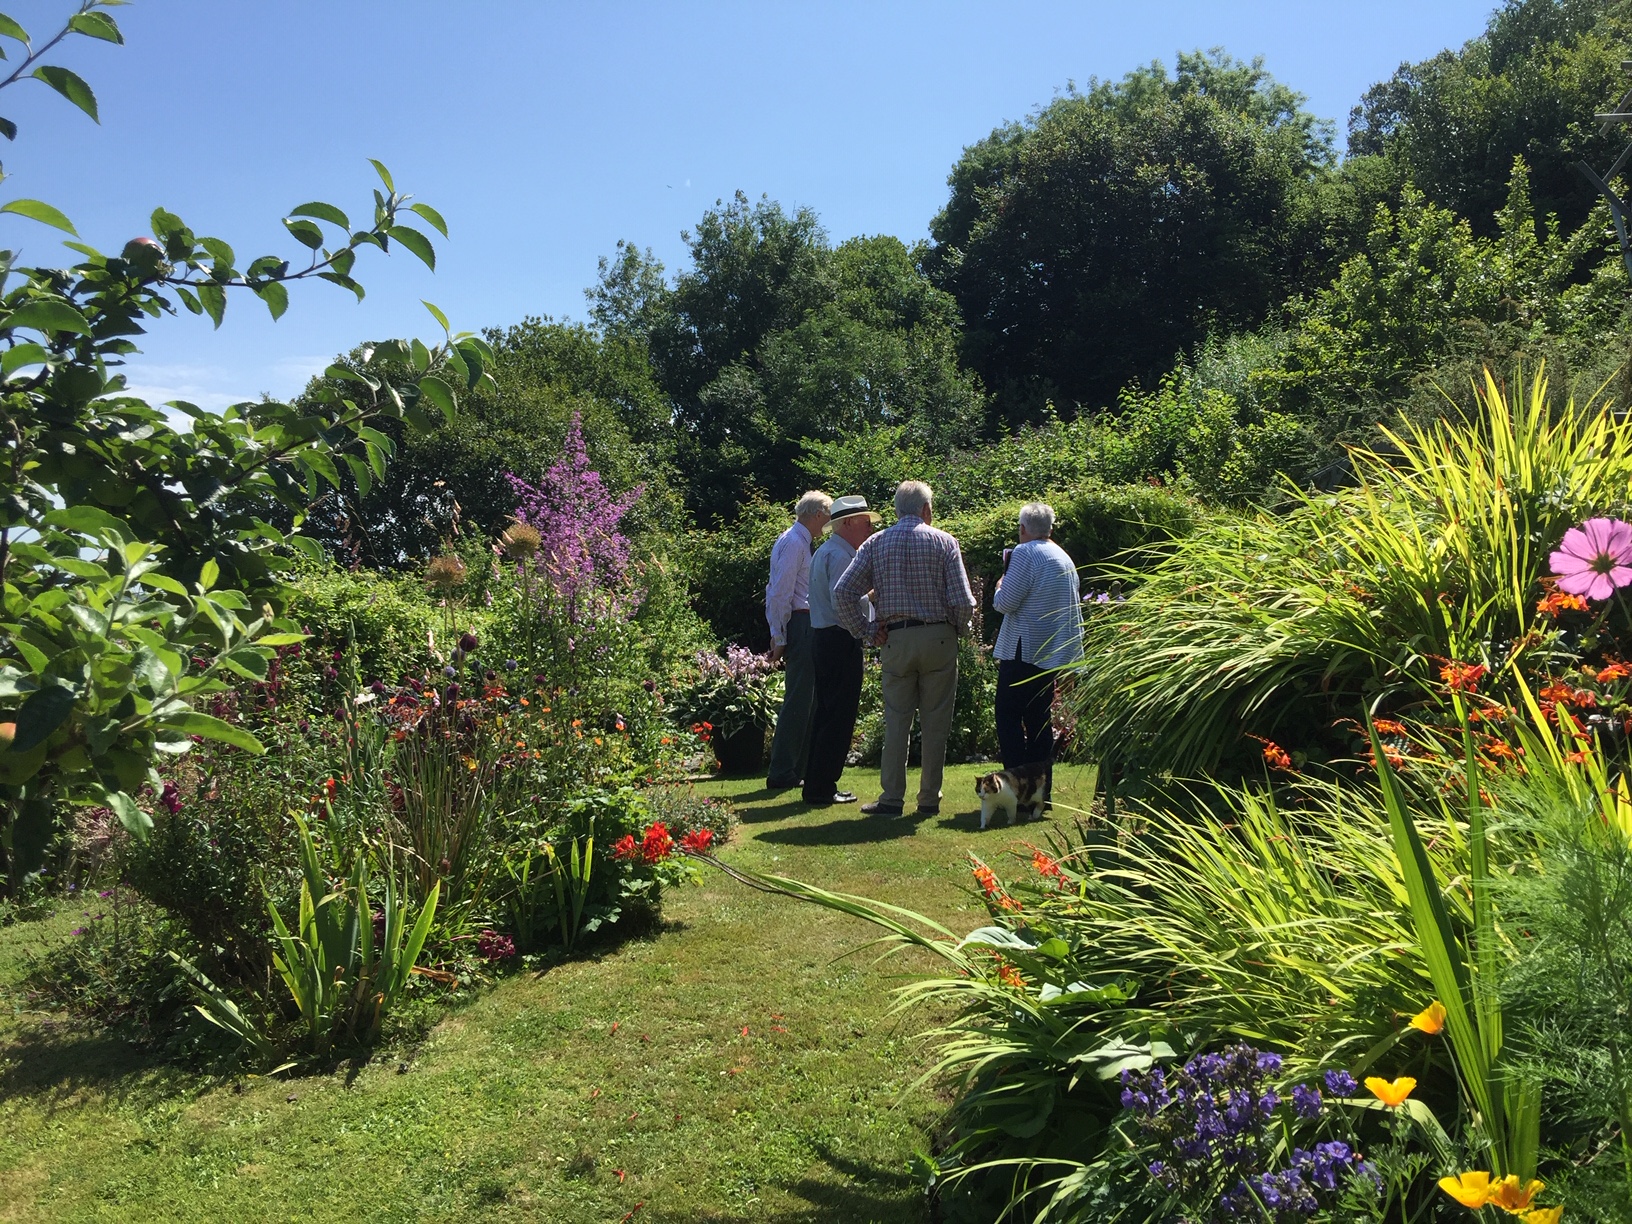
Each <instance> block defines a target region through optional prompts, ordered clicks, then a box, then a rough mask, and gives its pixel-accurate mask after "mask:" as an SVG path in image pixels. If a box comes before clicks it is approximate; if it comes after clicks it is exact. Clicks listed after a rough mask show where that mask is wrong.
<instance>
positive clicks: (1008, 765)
mask: <svg viewBox="0 0 1632 1224" xmlns="http://www.w3.org/2000/svg"><path fill="white" fill-rule="evenodd" d="M1053 709H1054V675H1053V673H1052V672H1045V671H1044V670H1043V669H1042V668H1040V667H1036V666H1034V665H1032V664H1030V663H1027V662H1026V661H1025V660H1024V659H999V660H998V661H997V702H996V711H995V712H996V714H997V743H998V747H999V749H1000V750H1001V751H1002V753H1003V768H1004V769H1017V768H1019V767H1020V766H1022V765H1032V764H1035V763H1036V762H1038V761H1047V762H1048V763H1049V769H1048V783H1047V786H1046V788H1045V789H1044V791H1043V793H1044V794H1045V795H1047V794H1049V793H1050V792H1051V791H1052V790H1053V788H1054V723H1053V718H1052V712H1053Z"/></svg>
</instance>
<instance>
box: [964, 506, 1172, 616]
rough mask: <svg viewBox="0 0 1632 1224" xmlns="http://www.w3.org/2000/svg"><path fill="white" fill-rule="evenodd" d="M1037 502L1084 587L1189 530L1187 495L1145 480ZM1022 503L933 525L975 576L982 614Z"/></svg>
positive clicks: (987, 607)
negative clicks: (1046, 508) (1049, 512)
mask: <svg viewBox="0 0 1632 1224" xmlns="http://www.w3.org/2000/svg"><path fill="white" fill-rule="evenodd" d="M1041 500H1043V501H1046V502H1048V504H1049V505H1051V506H1053V507H1054V514H1055V516H1056V521H1055V525H1054V540H1055V542H1056V543H1057V544H1059V546H1060V547H1061V548H1063V549H1065V551H1066V552H1067V553H1069V554H1070V555H1071V559H1072V560H1073V561H1075V562H1076V563H1077V566H1078V568H1079V569H1080V570H1081V571H1082V581H1083V586H1084V588H1086V587H1087V586H1088V585H1089V584H1091V583H1093V582H1095V581H1096V580H1100V581H1103V580H1104V579H1106V578H1108V577H1109V576H1110V572H1111V567H1112V566H1113V565H1115V564H1116V563H1117V562H1119V561H1126V560H1128V559H1129V554H1130V553H1131V552H1134V551H1136V550H1141V549H1160V548H1162V547H1163V546H1165V545H1167V544H1169V543H1171V542H1172V541H1174V540H1178V539H1182V538H1183V537H1185V536H1187V535H1189V534H1190V533H1191V531H1193V530H1194V529H1195V525H1196V518H1197V513H1198V509H1197V507H1196V505H1195V503H1194V502H1192V501H1190V500H1189V499H1188V498H1185V497H1182V496H1180V495H1179V494H1177V493H1174V492H1172V491H1171V490H1168V489H1163V488H1158V487H1156V486H1153V485H1148V484H1128V485H1099V484H1087V485H1081V486H1079V487H1077V488H1075V489H1072V490H1070V491H1062V492H1059V493H1054V494H1051V495H1049V496H1047V497H1044V498H1042V499H1041ZM1023 504H1024V503H1023V502H1020V501H1008V502H1003V503H1001V504H999V505H996V506H993V507H992V508H991V509H989V510H986V511H983V512H981V513H979V514H959V515H955V516H953V517H951V518H948V519H946V520H944V521H943V522H941V523H939V524H938V526H941V527H943V528H945V529H946V530H947V531H950V532H951V533H952V534H953V535H954V536H956V537H957V539H958V543H959V544H960V545H961V546H962V548H963V561H964V566H965V568H966V569H968V571H969V578H970V581H971V582H973V581H975V580H976V579H979V580H980V581H981V583H982V585H983V586H984V592H983V595H984V599H983V602H984V605H985V610H986V611H987V612H988V613H989V612H990V611H991V590H992V587H993V586H995V585H996V583H997V579H998V576H999V575H1000V574H1001V573H1002V571H1003V550H1004V549H1005V548H1008V547H1010V546H1012V545H1013V544H1014V542H1015V540H1016V538H1017V531H1018V526H1019V521H1020V507H1021V506H1022V505H1023ZM987 631H988V632H987V636H988V637H990V636H992V635H994V634H995V633H996V631H997V621H996V618H995V617H990V616H989V617H988V618H987Z"/></svg>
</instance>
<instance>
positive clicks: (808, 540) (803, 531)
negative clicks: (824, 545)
mask: <svg viewBox="0 0 1632 1224" xmlns="http://www.w3.org/2000/svg"><path fill="white" fill-rule="evenodd" d="M793 525H794V526H795V527H796V528H798V529H799V534H800V535H802V536H804V537H805V543H806V544H810V543H813V542H814V541H813V540H812V538H811V534H810V528H809V527H806V526H805V525H804V524H803V523H801V522H800V521H799V520H798V519H794V520H793Z"/></svg>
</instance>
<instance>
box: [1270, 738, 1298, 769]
mask: <svg viewBox="0 0 1632 1224" xmlns="http://www.w3.org/2000/svg"><path fill="white" fill-rule="evenodd" d="M1264 763H1265V764H1267V765H1268V766H1269V767H1270V768H1271V769H1284V770H1286V771H1287V772H1288V773H1291V772H1292V758H1291V757H1290V756H1289V755H1288V754H1287V751H1286V749H1285V748H1282V747H1281V746H1280V745H1279V744H1277V743H1275V742H1274V741H1273V740H1271V741H1268V742H1266V743H1265V744H1264Z"/></svg>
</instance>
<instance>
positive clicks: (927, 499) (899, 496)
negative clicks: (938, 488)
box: [895, 480, 935, 518]
mask: <svg viewBox="0 0 1632 1224" xmlns="http://www.w3.org/2000/svg"><path fill="white" fill-rule="evenodd" d="M934 500H935V494H934V491H933V490H931V489H930V487H929V486H928V485H927V484H925V483H924V482H923V481H921V480H903V481H902V482H901V483H900V484H899V485H897V486H896V488H895V517H896V518H906V517H907V515H909V514H917V513H918V512H919V511H920V510H922V509H923V508H924V507H925V506H928V505H931V504H932V503H933V502H934Z"/></svg>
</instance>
